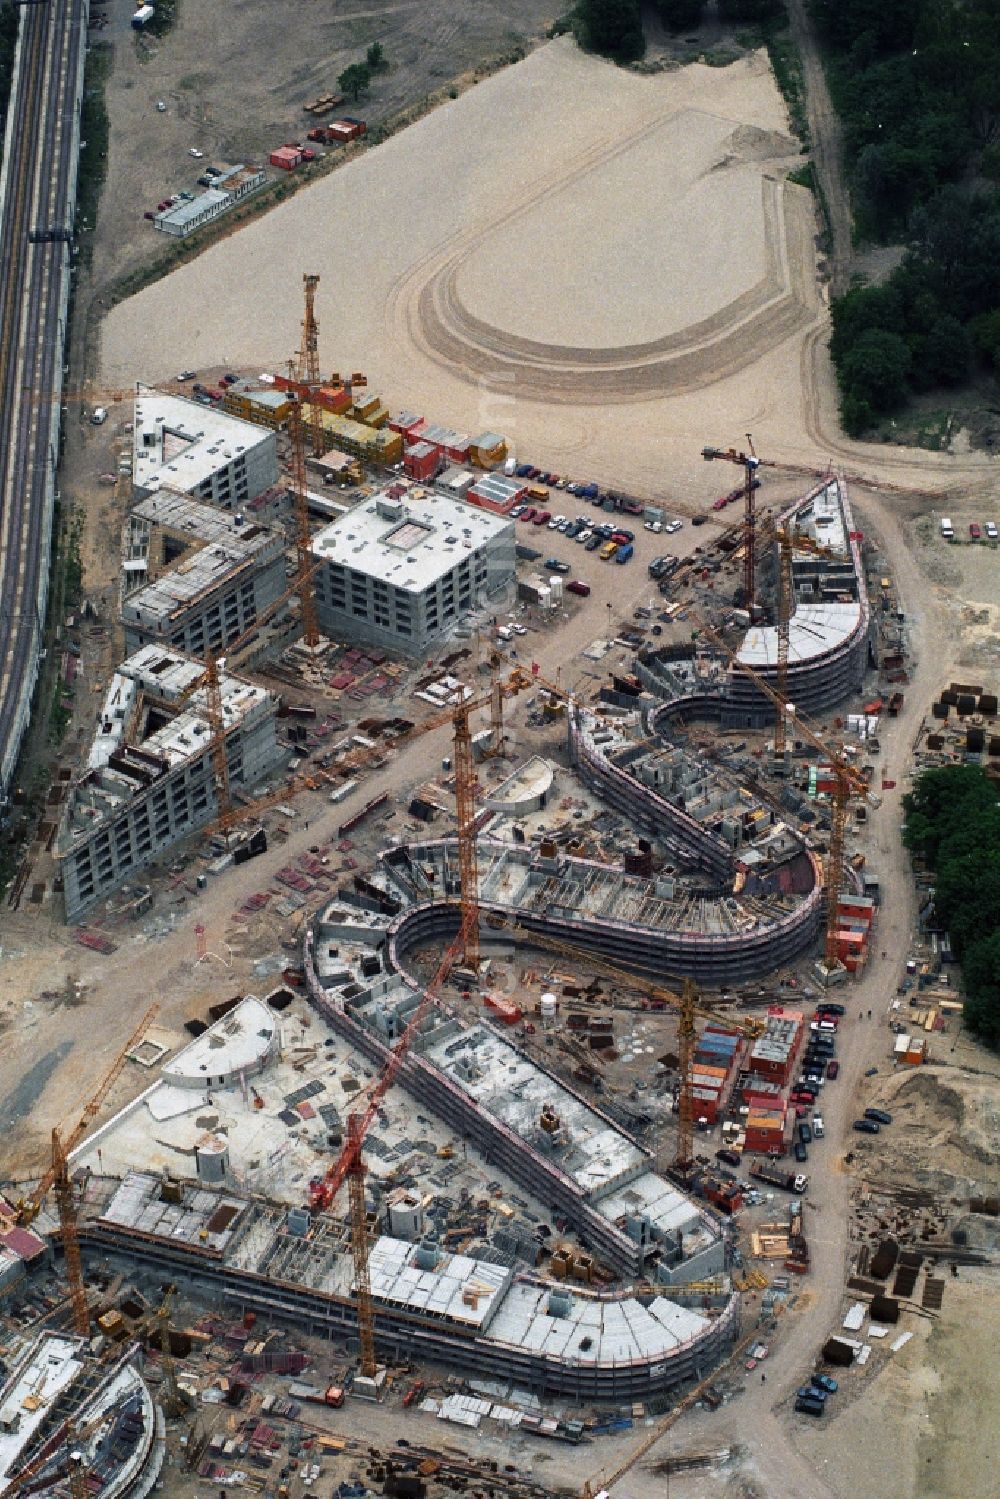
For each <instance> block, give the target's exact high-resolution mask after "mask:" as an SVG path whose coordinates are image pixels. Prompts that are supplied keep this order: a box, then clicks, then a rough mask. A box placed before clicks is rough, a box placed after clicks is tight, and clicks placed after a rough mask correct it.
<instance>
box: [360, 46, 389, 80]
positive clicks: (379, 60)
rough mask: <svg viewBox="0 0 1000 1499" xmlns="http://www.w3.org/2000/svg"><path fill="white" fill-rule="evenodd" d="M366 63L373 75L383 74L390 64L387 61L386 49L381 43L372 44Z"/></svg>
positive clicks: (367, 53) (366, 54) (366, 55)
mask: <svg viewBox="0 0 1000 1499" xmlns="http://www.w3.org/2000/svg"><path fill="white" fill-rule="evenodd" d="M365 62H366V63H367V65H368V69H369V71H370V72H372V73H381V72H382V70H383V69H384V68H387V67H388V66H389V64H388V63H387V62H386V60H385V49H384V48H383V46H382V43H381V42H372V44H371V46H370V47H369V48H368V51H367V52H366V53H365Z"/></svg>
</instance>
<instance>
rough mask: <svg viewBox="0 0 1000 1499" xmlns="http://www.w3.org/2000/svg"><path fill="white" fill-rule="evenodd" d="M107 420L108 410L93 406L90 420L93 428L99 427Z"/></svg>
mask: <svg viewBox="0 0 1000 1499" xmlns="http://www.w3.org/2000/svg"><path fill="white" fill-rule="evenodd" d="M107 419H108V408H107V407H106V406H95V407H94V414H93V416H92V417H91V418H90V420H91V421H92V422H93V424H94V426H95V427H101V426H103V425H104V423H105V422H106V421H107Z"/></svg>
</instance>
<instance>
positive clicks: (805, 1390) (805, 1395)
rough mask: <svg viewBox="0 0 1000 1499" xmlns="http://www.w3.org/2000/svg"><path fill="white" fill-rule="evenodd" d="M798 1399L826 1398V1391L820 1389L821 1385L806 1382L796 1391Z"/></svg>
mask: <svg viewBox="0 0 1000 1499" xmlns="http://www.w3.org/2000/svg"><path fill="white" fill-rule="evenodd" d="M795 1396H796V1399H798V1400H825V1399H826V1391H825V1390H822V1389H820V1387H819V1385H813V1384H804V1385H802V1386H800V1388H799V1389H797V1390H796V1391H795Z"/></svg>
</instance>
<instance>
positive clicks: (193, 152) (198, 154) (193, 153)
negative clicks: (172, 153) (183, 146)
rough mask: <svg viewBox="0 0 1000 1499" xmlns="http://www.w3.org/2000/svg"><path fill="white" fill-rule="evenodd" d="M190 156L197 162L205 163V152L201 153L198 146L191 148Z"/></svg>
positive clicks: (189, 149) (189, 150)
mask: <svg viewBox="0 0 1000 1499" xmlns="http://www.w3.org/2000/svg"><path fill="white" fill-rule="evenodd" d="M188 155H189V156H193V157H194V159H195V161H203V160H204V157H205V153H204V151H199V150H198V147H197V146H189V147H188Z"/></svg>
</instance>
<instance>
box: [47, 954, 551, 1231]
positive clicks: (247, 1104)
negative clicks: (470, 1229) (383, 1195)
mask: <svg viewBox="0 0 1000 1499" xmlns="http://www.w3.org/2000/svg"><path fill="white" fill-rule="evenodd" d="M351 952H352V949H351V947H350V945H349V944H346V943H342V944H340V956H341V961H343V960H344V958H345V957H347V958H349V957H350V954H351ZM267 1032H271V1033H272V1034H270V1035H268V1034H266V1033H267ZM279 1042H280V1045H279V1044H278V1043H279ZM373 1075H374V1071H373V1068H372V1065H371V1063H370V1062H369V1061H368V1060H367V1059H366V1058H365V1057H363V1056H361V1055H359V1054H358V1053H356V1052H355V1051H353V1050H352V1048H351V1047H350V1046H348V1044H347V1043H346V1042H345V1041H343V1040H342V1039H341V1038H340V1037H335V1036H334V1035H333V1034H332V1033H331V1032H330V1031H329V1030H328V1029H327V1027H326V1026H325V1025H324V1024H323V1022H322V1021H321V1020H320V1019H319V1017H317V1016H316V1015H315V1014H314V1013H313V1012H312V1011H310V1010H309V1009H308V1007H307V1006H306V1004H305V1001H304V1000H297V1001H296V1002H295V1003H294V1004H293V1005H292V1006H290V1007H289V1008H287V1009H285V1010H283V1011H282V1012H281V1013H280V1014H279V1013H278V1012H277V1011H275V1010H273V1009H271V1007H270V1006H269V1005H268V1004H267V1002H266V1001H264V1000H261V999H258V998H257V997H255V996H253V995H248V996H246V997H245V998H244V999H243V1000H242V1002H241V1003H240V1004H239V1005H238V1006H236V1007H235V1008H234V1009H232V1010H230V1011H229V1013H228V1014H227V1015H225V1016H224V1017H223V1018H222V1019H221V1020H219V1021H217V1022H216V1023H215V1024H214V1025H213V1026H211V1027H210V1028H209V1030H207V1031H205V1032H204V1033H203V1034H202V1035H201V1036H199V1037H196V1038H195V1039H194V1040H193V1041H190V1042H189V1043H188V1045H187V1046H185V1047H184V1048H182V1049H181V1050H180V1051H179V1052H178V1053H177V1054H176V1055H175V1056H174V1057H172V1058H171V1059H170V1060H169V1061H166V1062H164V1063H163V1064H162V1065H161V1066H160V1067H159V1070H158V1072H157V1073H156V1074H155V1077H154V1078H153V1080H152V1082H151V1084H150V1086H149V1087H148V1088H147V1089H146V1090H145V1091H144V1092H143V1093H141V1094H140V1095H139V1097H138V1098H136V1099H135V1100H134V1101H133V1102H132V1103H131V1104H129V1105H128V1106H127V1107H126V1108H124V1109H122V1110H121V1111H120V1113H118V1114H116V1115H115V1116H114V1117H113V1118H112V1119H110V1120H109V1121H108V1122H107V1123H106V1124H105V1125H104V1126H102V1127H101V1128H100V1129H99V1130H98V1131H96V1132H95V1133H93V1134H92V1135H91V1136H90V1137H89V1138H88V1140H87V1142H86V1143H85V1144H84V1145H82V1146H81V1147H80V1148H79V1150H77V1151H76V1152H75V1153H74V1156H73V1162H74V1165H77V1164H79V1165H84V1166H87V1167H89V1168H90V1169H91V1170H92V1171H96V1172H100V1171H104V1172H107V1173H108V1174H110V1175H113V1176H121V1177H124V1176H125V1175H126V1174H127V1173H128V1171H129V1170H130V1168H131V1167H132V1166H133V1165H134V1163H135V1162H136V1161H137V1160H141V1161H142V1162H143V1164H144V1166H145V1167H146V1168H147V1170H148V1172H149V1173H150V1174H151V1175H152V1176H153V1177H154V1178H156V1179H157V1180H158V1179H159V1177H160V1175H161V1174H162V1173H163V1172H166V1171H170V1170H180V1169H181V1167H180V1165H179V1164H178V1163H179V1162H184V1163H187V1164H186V1170H187V1172H188V1173H189V1174H190V1175H192V1176H193V1175H194V1174H195V1170H196V1155H195V1152H196V1149H197V1147H198V1145H199V1143H200V1142H202V1141H203V1140H204V1138H205V1136H206V1132H211V1133H213V1134H215V1135H218V1136H220V1137H222V1138H223V1139H224V1140H225V1141H226V1145H227V1147H228V1157H229V1173H230V1177H229V1179H231V1180H232V1181H234V1182H237V1181H238V1182H239V1183H241V1184H242V1185H243V1186H245V1187H246V1188H247V1190H252V1191H254V1192H256V1193H260V1194H263V1195H264V1196H266V1197H267V1198H268V1199H270V1200H272V1201H274V1202H280V1203H287V1204H290V1205H298V1204H301V1203H303V1202H305V1201H307V1200H308V1190H307V1188H308V1182H309V1180H310V1178H311V1177H313V1176H315V1175H317V1174H322V1172H323V1171H325V1170H326V1168H327V1166H329V1164H330V1161H331V1146H330V1144H329V1139H330V1135H331V1132H332V1131H334V1130H335V1128H336V1127H338V1126H340V1125H342V1123H343V1120H344V1118H345V1117H346V1114H347V1112H348V1110H349V1109H350V1107H351V1100H352V1099H353V1097H354V1096H355V1094H356V1092H357V1089H358V1088H359V1087H363V1086H365V1085H366V1084H367V1083H368V1082H370V1081H371V1078H372V1077H373ZM220 1079H222V1081H220ZM251 1088H253V1089H254V1090H255V1091H256V1093H257V1096H258V1097H260V1098H262V1099H263V1107H260V1108H258V1107H256V1106H255V1101H254V1093H253V1092H252V1091H251ZM455 1144H456V1142H455V1138H454V1135H453V1133H452V1132H451V1131H450V1130H449V1129H448V1127H447V1126H446V1125H444V1124H443V1123H442V1122H441V1121H440V1120H438V1119H436V1118H435V1117H434V1116H433V1115H430V1114H428V1113H425V1112H424V1111H423V1110H422V1109H417V1110H415V1109H414V1107H413V1104H412V1100H411V1099H410V1098H409V1097H408V1095H406V1094H405V1093H403V1092H402V1090H401V1089H398V1088H392V1089H390V1091H389V1093H388V1094H387V1095H386V1097H385V1099H384V1100H383V1102H382V1107H381V1110H380V1114H379V1118H378V1120H377V1121H375V1122H374V1123H373V1124H372V1126H371V1128H370V1130H369V1133H368V1137H367V1146H366V1157H367V1163H368V1171H369V1174H370V1175H371V1176H372V1177H373V1178H374V1179H378V1178H381V1177H388V1176H392V1175H396V1176H397V1177H398V1176H402V1175H409V1176H412V1178H413V1180H414V1182H416V1183H418V1184H419V1190H420V1192H421V1195H422V1196H427V1195H428V1194H430V1196H431V1197H433V1196H435V1195H436V1194H440V1195H441V1196H447V1195H451V1194H452V1193H454V1192H458V1191H459V1190H461V1188H462V1187H463V1186H464V1187H466V1188H467V1190H468V1191H469V1193H470V1195H471V1196H473V1197H481V1196H483V1195H485V1183H486V1181H487V1180H497V1181H499V1182H500V1184H501V1189H502V1191H501V1196H500V1197H499V1198H497V1199H496V1201H497V1202H498V1203H500V1204H506V1205H512V1206H513V1209H514V1211H515V1212H516V1211H517V1210H519V1209H520V1210H522V1211H526V1212H531V1213H532V1214H533V1215H534V1217H535V1219H537V1220H539V1221H541V1220H543V1219H544V1218H545V1216H546V1215H547V1214H548V1212H549V1209H548V1208H547V1207H546V1205H544V1204H543V1203H540V1202H538V1201H536V1200H535V1199H533V1198H531V1197H529V1196H528V1195H527V1194H526V1193H525V1192H524V1191H523V1190H522V1189H520V1188H518V1187H516V1186H515V1185H514V1184H513V1183H512V1182H511V1181H510V1179H509V1178H508V1177H507V1176H506V1175H505V1174H504V1173H503V1172H502V1171H499V1170H496V1169H494V1167H493V1165H492V1164H491V1165H489V1166H488V1167H487V1166H486V1165H485V1163H481V1162H480V1161H479V1159H478V1157H477V1155H476V1153H475V1151H474V1150H472V1149H471V1148H470V1149H469V1150H468V1152H467V1154H466V1156H465V1157H464V1158H463V1159H462V1160H458V1159H455V1158H451V1159H445V1158H444V1157H439V1156H438V1154H437V1153H438V1151H439V1150H445V1149H446V1148H447V1147H451V1150H452V1151H454V1150H455ZM339 1208H340V1210H341V1211H345V1210H346V1198H345V1199H344V1201H343V1202H341V1203H340V1204H339ZM142 1211H143V1212H144V1213H152V1214H153V1216H154V1217H155V1216H156V1215H157V1214H158V1213H159V1211H160V1209H159V1207H153V1206H147V1207H144V1208H143V1209H142Z"/></svg>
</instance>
